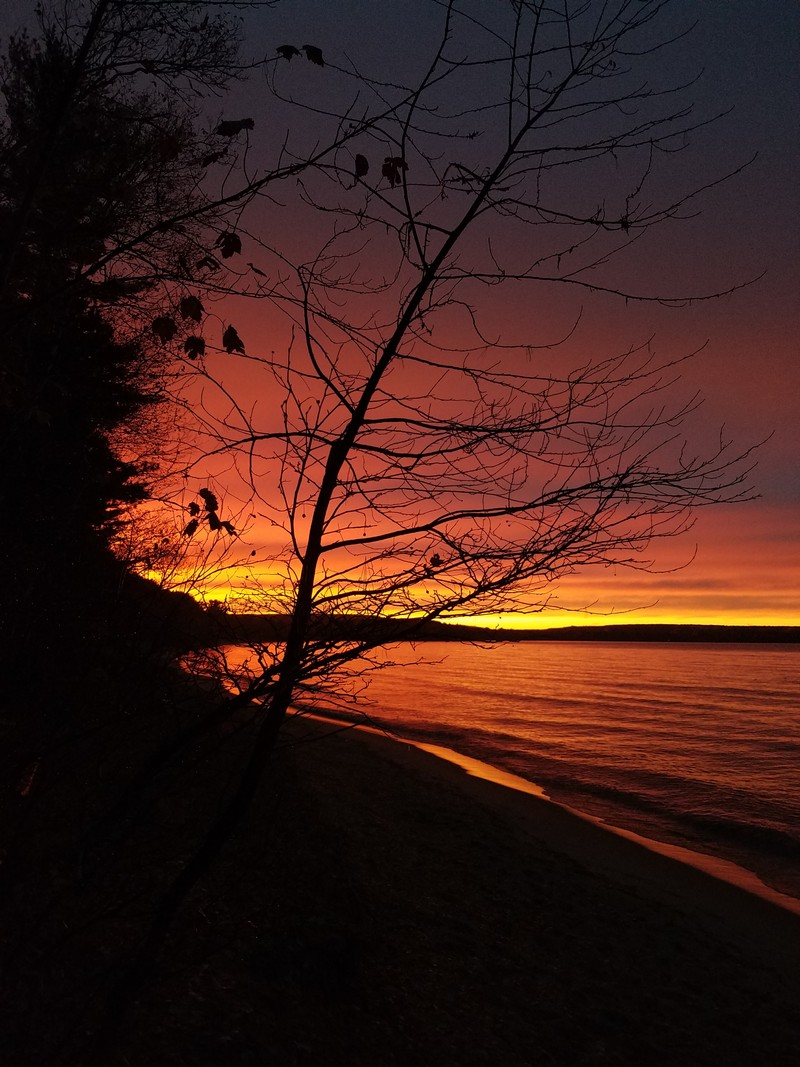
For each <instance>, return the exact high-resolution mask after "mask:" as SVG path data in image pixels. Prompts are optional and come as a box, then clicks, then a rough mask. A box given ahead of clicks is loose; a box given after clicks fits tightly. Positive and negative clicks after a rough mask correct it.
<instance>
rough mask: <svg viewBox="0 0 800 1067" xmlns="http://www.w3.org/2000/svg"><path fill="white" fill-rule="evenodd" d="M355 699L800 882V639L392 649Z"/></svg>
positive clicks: (613, 811) (638, 824) (597, 808)
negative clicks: (388, 660) (782, 641)
mask: <svg viewBox="0 0 800 1067" xmlns="http://www.w3.org/2000/svg"><path fill="white" fill-rule="evenodd" d="M390 655H391V658H392V659H393V660H394V661H395V664H394V665H393V666H389V667H386V668H384V669H382V670H380V671H377V672H375V673H374V675H373V676H372V682H371V684H370V687H369V690H368V693H367V694H365V695H364V696H362V697H361V698H360V699H359V703H358V707H359V708H360V709H361V710H362V711H364V712H366V713H367V714H368V715H369V716H370V717H371V718H372V719H373V721H375V722H376V723H377V724H379V725H381V726H383V727H386V728H389V729H391V730H392V731H394V732H396V733H397V734H399V735H400V736H405V737H409V738H413V739H416V740H423V741H426V742H429V743H431V744H441V745H446V746H447V747H449V748H453V749H455V750H456V751H459V752H462V753H464V754H466V755H470V756H473V757H476V758H478V759H481V760H484V761H486V762H487V763H491V764H494V765H495V766H498V767H501V768H503V769H504V770H509V771H512V772H514V773H515V774H519V775H521V776H523V777H525V778H528V779H530V780H531V781H534V782H536V783H537V784H539V785H541V786H543V787H544V788H545V789H546V790H547V792H548V794H549V795H550V796H551V797H552V798H553V799H555V800H560V801H562V802H564V803H568V804H570V805H571V806H573V807H577V808H579V809H581V810H583V811H586V812H590V813H592V814H595V815H600V816H602V817H603V818H605V819H606V821H607V822H609V823H612V824H614V825H617V826H622V827H625V828H627V829H631V830H635V831H637V832H638V833H641V834H643V835H645V836H648V837H651V838H655V839H657V840H661V841H669V842H672V843H675V844H680V845H683V846H685V847H689V848H692V849H695V850H697V851H701V852H707V853H710V854H713V855H720V856H723V857H724V858H727V859H732V860H734V861H735V862H737V863H739V864H741V865H742V866H744V867H747V868H748V869H750V870H753V871H755V872H756V873H757V874H759V876H760V877H761V878H762V879H763V880H764V881H765V882H767V883H768V884H769V885H772V886H773V887H774V888H777V889H779V890H781V891H782V892H785V893H791V894H792V895H793V896H796V897H800V646H799V645H783V646H778V645H690V644H686V645H681V644H670V645H666V644H664V645H655V644H606V643H594V642H592V643H588V642H587V643H584V642H542V643H519V644H503V645H497V646H493V647H490V648H485V647H475V646H472V645H456V644H428V645H418V646H416V647H415V648H413V647H411V646H399V647H396V648H394V649H392V650H391V653H390Z"/></svg>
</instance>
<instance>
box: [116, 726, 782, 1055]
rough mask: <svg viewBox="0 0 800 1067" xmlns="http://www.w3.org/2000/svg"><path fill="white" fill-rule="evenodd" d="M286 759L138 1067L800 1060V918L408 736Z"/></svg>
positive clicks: (165, 1000)
mask: <svg viewBox="0 0 800 1067" xmlns="http://www.w3.org/2000/svg"><path fill="white" fill-rule="evenodd" d="M329 729H330V726H328V727H325V726H324V725H322V724H320V723H315V722H312V721H307V720H305V721H297V722H295V723H293V724H291V726H290V728H289V731H288V737H289V738H294V740H295V741H299V740H301V739H304V740H306V741H307V740H308V739H309V738H311V737H316V736H318V735H319V734H320V733H321V732H325V731H326V730H329ZM278 762H279V764H280V781H279V782H278V783H277V784H276V780H275V779H274V778H273V781H272V782H271V783H270V784H268V785H267V786H265V789H264V795H263V797H262V798H261V802H260V804H259V811H258V813H257V814H256V816H255V817H254V819H253V820H252V821H251V824H250V826H249V829H248V832H247V834H246V835H245V836H244V837H243V838H242V839H241V840H240V842H239V845H238V848H237V849H236V850H235V852H236V853H237V854H238V855H234V854H231V855H229V857H228V864H227V865H226V867H227V870H228V872H230V870H231V867H230V864H231V863H234V864H236V863H239V864H241V863H243V861H244V859H245V858H247V861H248V865H247V868H244V869H241V876H240V879H239V880H237V882H236V885H235V887H234V888H233V891H231V887H230V885H229V884H228V879H227V878H225V877H222V876H220V877H219V878H218V879H217V885H218V890H217V893H216V894H215V887H214V879H212V881H211V883H210V884H209V885H208V887H207V889H206V893H205V896H206V904H205V905H204V911H205V915H206V922H207V924H208V928H207V929H206V930H202V929H201V930H198V929H197V927H195V931H194V933H195V936H197V934H198V933H203V934H204V942H205V946H206V951H205V952H204V957H205V962H202V961H201V960H200V959H198V964H197V969H196V971H195V973H194V974H193V975H192V976H191V978H188V985H187V977H188V976H187V975H186V974H185V973H184V974H181V975H177V976H175V978H174V979H173V980H169V979H168V980H166V981H164V982H163V983H162V988H161V989H160V990H159V991H158V993H157V995H156V999H155V1003H159V1004H160V1005H161V1007H160V1009H159V1011H158V1012H157V1013H154V1009H153V1004H154V1001H153V999H151V1000H150V1004H149V1006H148V1003H147V1002H145V1003H143V1004H142V1006H141V1011H140V1014H139V1017H138V1025H139V1026H140V1027H141V1028H142V1029H141V1034H142V1037H141V1040H139V1041H137V1040H135V1039H134V1040H133V1042H132V1043H131V1045H130V1048H129V1056H130V1060H129V1062H131V1063H133V1064H139V1063H145V1062H155V1063H165V1064H166V1063H186V1064H213V1063H231V1064H265V1065H273V1064H281V1065H283V1064H287V1065H288V1064H319V1065H340V1064H341V1065H344V1064H350V1065H353V1064H364V1065H368V1064H372V1065H376V1067H378V1065H384V1064H385V1065H394V1064H397V1065H401V1064H415V1063H416V1064H503V1065H506V1067H510V1065H523V1064H525V1065H527V1064H530V1065H540V1064H542V1065H547V1064H559V1065H561V1064H563V1065H565V1067H566V1065H568V1064H569V1065H571V1064H626V1065H627V1064H630V1065H637V1067H648V1065H665V1064H670V1065H674V1067H678V1065H681V1067H699V1065H703V1064H714V1065H719V1067H729V1065H733V1064H742V1065H744V1064H748V1065H773V1067H774V1065H779V1064H786V1065H789V1064H791V1065H793V1067H795V1065H796V1064H797V1063H798V1057H799V1055H800V1013H799V1011H798V1005H799V1004H800V1000H799V999H798V993H800V967H799V966H798V960H800V916H798V915H793V914H790V913H788V912H785V911H783V910H781V909H779V908H777V907H775V906H774V905H770V904H768V903H766V902H764V901H761V900H759V899H757V898H755V897H753V896H751V895H750V894H748V893H745V892H742V891H740V890H738V889H736V888H735V887H733V886H730V885H726V884H724V883H721V882H718V881H716V880H714V879H712V878H709V877H708V876H706V875H704V874H702V873H701V872H699V871H696V870H692V869H691V868H688V867H686V866H684V865H682V864H679V863H676V862H674V861H671V860H669V859H666V858H664V857H662V856H658V855H656V854H654V853H651V852H647V851H646V850H644V849H642V848H641V847H640V846H637V845H635V844H633V843H631V842H628V841H625V840H624V839H621V838H618V837H615V836H614V835H612V834H610V833H608V832H607V831H603V830H600V829H598V828H597V827H594V826H592V825H591V824H589V823H586V822H584V821H582V820H580V819H579V818H576V817H575V816H573V815H571V814H570V813H568V812H565V811H563V810H561V809H559V808H557V807H555V806H553V805H551V804H549V803H548V802H547V801H542V800H537V799H536V798H535V797H530V796H526V795H524V794H520V793H516V792H514V791H512V790H509V789H507V788H504V787H502V786H498V785H495V784H493V783H491V782H486V781H481V780H479V779H476V778H473V777H469V776H467V775H466V774H465V773H464V772H463V771H462V770H461V769H460V768H458V767H456V766H453V765H450V764H448V763H445V762H443V761H441V760H439V759H437V758H435V757H433V756H431V755H428V754H427V753H425V752H420V751H418V750H416V749H413V748H411V747H409V746H407V745H404V744H402V743H398V742H396V741H391V740H387V739H384V738H381V737H377V736H374V735H370V734H365V733H362V732H357V731H347V732H344V733H338V734H335V735H333V736H329V737H328V738H327V739H326V740H324V741H310V742H309V743H301V744H294V745H293V746H292V747H284V749H283V750H282V752H281V754H280V759H279V761H278ZM200 925H202V924H200ZM215 927H216V929H215ZM187 933H190V931H189V930H186V931H185V933H184V936H186V934H187ZM179 956H180V953H179ZM175 998H181V1010H180V1011H179V1012H176V1016H175V1020H174V1021H175V1024H176V1025H175V1026H172V1025H171V1024H170V1021H169V1020H170V1011H169V1007H168V1005H169V1004H170V1003H173V1004H174V1003H175ZM187 1005H188V1008H187ZM159 1016H160V1017H161V1018H162V1020H163V1023H162V1024H161V1025H163V1030H161V1027H160V1026H159V1024H158V1023H157V1018H158V1017H159ZM159 1030H161V1032H160V1034H159V1033H158V1032H157V1031H159ZM154 1031H156V1032H154Z"/></svg>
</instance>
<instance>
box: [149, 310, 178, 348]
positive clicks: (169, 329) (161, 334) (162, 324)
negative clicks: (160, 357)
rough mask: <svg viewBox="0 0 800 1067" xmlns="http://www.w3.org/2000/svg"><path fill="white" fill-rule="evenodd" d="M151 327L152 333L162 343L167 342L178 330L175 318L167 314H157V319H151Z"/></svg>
mask: <svg viewBox="0 0 800 1067" xmlns="http://www.w3.org/2000/svg"><path fill="white" fill-rule="evenodd" d="M151 327H152V330H153V333H154V334H155V335H156V337H157V338H158V339H159V341H161V343H162V344H167V343H168V342H169V341H171V340H172V338H173V337H174V336H175V334H176V333H177V332H178V327H177V326H176V325H175V320H174V319H171V318H170V317H169V315H159V316H158V318H157V319H153V321H152V323H151Z"/></svg>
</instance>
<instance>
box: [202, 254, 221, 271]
mask: <svg viewBox="0 0 800 1067" xmlns="http://www.w3.org/2000/svg"><path fill="white" fill-rule="evenodd" d="M219 266H220V265H219V263H218V262H217V260H216V259H214V257H213V256H203V258H202V259H198V261H197V269H198V270H200V269H201V268H202V267H206V268H208V270H219Z"/></svg>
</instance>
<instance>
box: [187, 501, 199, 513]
mask: <svg viewBox="0 0 800 1067" xmlns="http://www.w3.org/2000/svg"><path fill="white" fill-rule="evenodd" d="M189 514H190V515H199V514H200V505H199V504H197V503H196V502H195V501H194V500H192V501H191V503H190V504H189Z"/></svg>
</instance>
